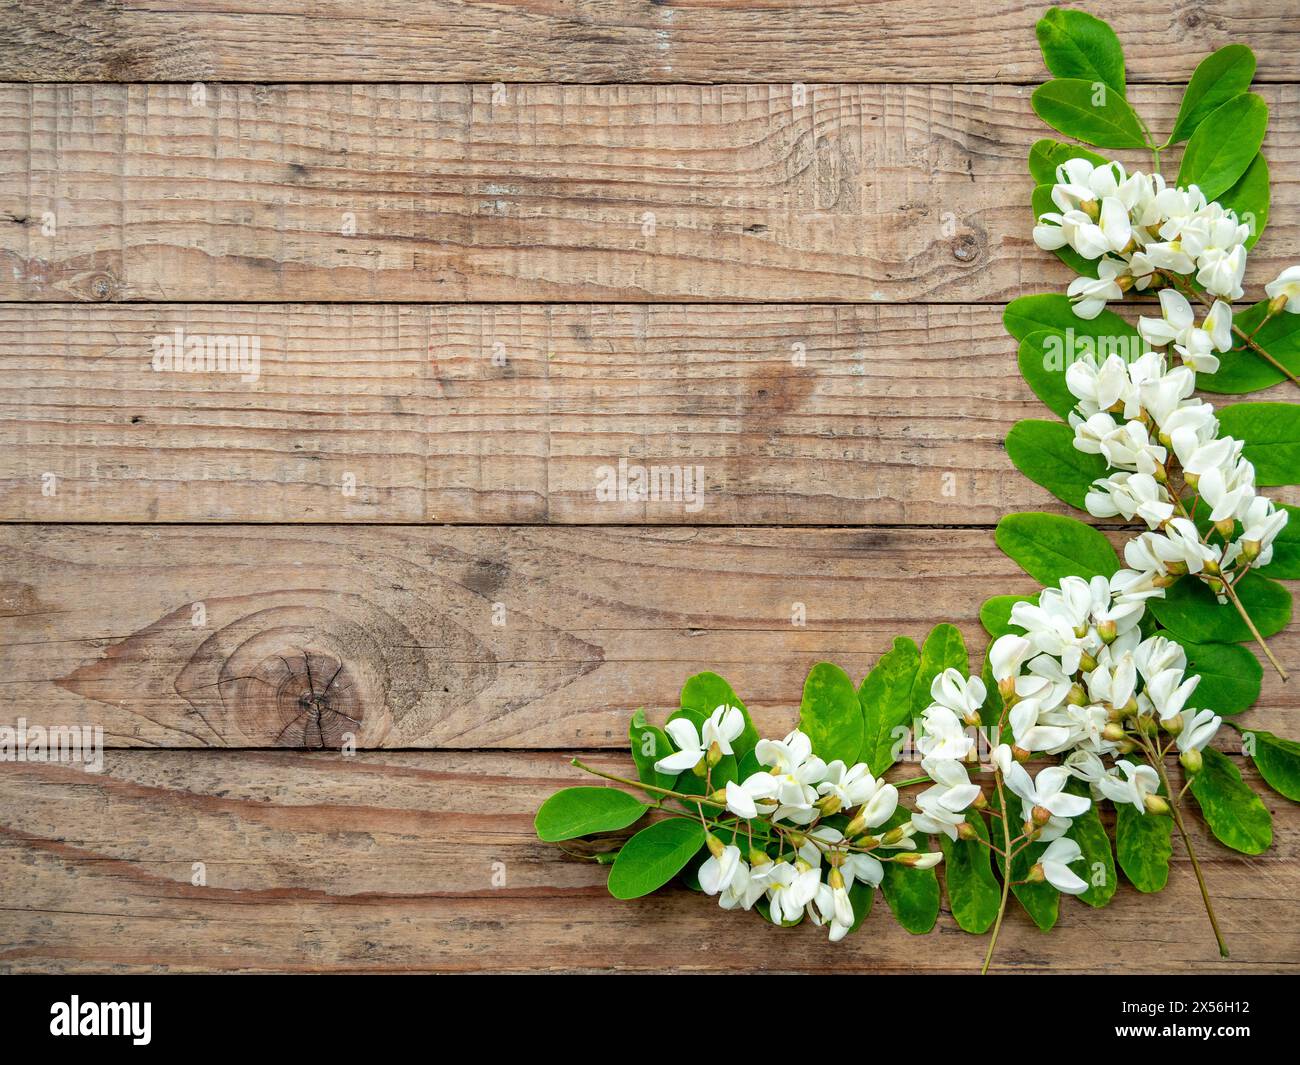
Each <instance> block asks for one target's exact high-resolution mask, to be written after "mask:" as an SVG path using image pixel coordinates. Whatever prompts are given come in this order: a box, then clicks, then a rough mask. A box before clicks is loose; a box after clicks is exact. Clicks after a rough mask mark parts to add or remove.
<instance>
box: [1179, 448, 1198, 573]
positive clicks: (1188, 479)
mask: <svg viewBox="0 0 1300 1065" xmlns="http://www.w3.org/2000/svg"><path fill="white" fill-rule="evenodd" d="M1200 483H1201V475H1200V474H1199V473H1188V472H1186V471H1185V470H1184V471H1183V484H1185V485H1187V487H1188V488H1190V489H1191V490H1192V491H1193V492H1195V491H1196V486H1197V485H1198V484H1200ZM1184 565H1185V563H1184Z"/></svg>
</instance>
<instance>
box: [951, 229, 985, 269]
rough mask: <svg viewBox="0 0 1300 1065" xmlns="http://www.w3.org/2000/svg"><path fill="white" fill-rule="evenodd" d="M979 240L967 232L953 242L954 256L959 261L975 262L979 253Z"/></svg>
mask: <svg viewBox="0 0 1300 1065" xmlns="http://www.w3.org/2000/svg"><path fill="white" fill-rule="evenodd" d="M979 253H980V249H979V241H977V240H976V239H975V238H974V237H973V236H971V234H969V233H965V234H963V235H962V236H960V237H958V238H957V239H956V240H954V241H953V242H952V257H953V258H954V259H956V260H957V261H958V262H959V263H969V262H974V261H975V258H976V257H977V256H978V255H979Z"/></svg>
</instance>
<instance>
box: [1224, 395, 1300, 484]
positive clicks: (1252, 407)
mask: <svg viewBox="0 0 1300 1065" xmlns="http://www.w3.org/2000/svg"><path fill="white" fill-rule="evenodd" d="M1218 414H1219V426H1220V428H1221V430H1222V434H1223V435H1227V436H1232V437H1236V439H1238V440H1241V441H1244V443H1245V445H1246V446H1245V447H1244V448H1242V454H1243V455H1244V456H1245V457H1246V458H1247V459H1249V460H1250V461H1251V462H1253V463H1254V464H1255V483H1256V484H1257V485H1259V486H1260V487H1261V488H1269V487H1276V486H1277V485H1286V484H1300V403H1234V404H1233V405H1232V406H1230V407H1224V408H1222V409H1220V410H1219V412H1218Z"/></svg>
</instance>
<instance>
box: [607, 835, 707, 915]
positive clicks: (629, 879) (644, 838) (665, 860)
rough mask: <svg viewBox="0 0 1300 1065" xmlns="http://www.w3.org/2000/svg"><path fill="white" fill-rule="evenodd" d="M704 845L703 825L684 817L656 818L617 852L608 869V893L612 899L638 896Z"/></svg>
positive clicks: (679, 867) (665, 880) (668, 876)
mask: <svg viewBox="0 0 1300 1065" xmlns="http://www.w3.org/2000/svg"><path fill="white" fill-rule="evenodd" d="M702 846H704V826H703V825H701V824H700V823H699V822H698V821H694V820H691V819H690V818H686V817H672V818H669V819H668V820H667V821H656V822H655V823H654V824H653V825H649V826H648V827H646V828H643V829H642V830H641V831H640V832H638V833H637V834H636V835H635V836H633V837H632V838H631V839H630V840H628V841H627V842H626V843H625V844H624V845H623V849H622V850H621V851H619V852H618V858H617V859H615V861H614V864H613V865H612V866H611V867H610V870H609V893H610V894H611V895H613V896H614V898H616V899H639V898H640V897H641V896H642V895H649V894H650V892H652V891H655V890H657V889H658V888H661V887H663V886H664V885H665V884H666V883H668V881H670V880H671V879H672V878H673V877H675V876H676V875H677V874H678V873H680V872H681V871H682V869H683V868H685V866H686V863H687V862H689V861H690V860H691V859H692V858H693V857H694V856H695V854H696V853H697V852H698V851H699V849H700V848H701V847H702Z"/></svg>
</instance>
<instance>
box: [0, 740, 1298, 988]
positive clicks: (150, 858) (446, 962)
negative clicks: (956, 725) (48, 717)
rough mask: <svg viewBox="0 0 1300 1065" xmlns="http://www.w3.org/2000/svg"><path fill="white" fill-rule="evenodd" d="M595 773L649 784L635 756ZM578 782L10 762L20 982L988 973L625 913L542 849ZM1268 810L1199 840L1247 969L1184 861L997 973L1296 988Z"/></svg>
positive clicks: (1279, 851) (913, 942)
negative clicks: (155, 975)
mask: <svg viewBox="0 0 1300 1065" xmlns="http://www.w3.org/2000/svg"><path fill="white" fill-rule="evenodd" d="M592 760H593V761H594V762H595V763H596V764H598V765H600V766H601V767H602V768H605V769H607V770H610V771H616V772H618V771H627V769H628V760H627V759H626V758H614V757H602V756H600V755H596V756H594V757H593V758H592ZM566 763H567V758H566V756H564V755H561V754H558V753H551V754H527V755H525V754H515V755H503V754H495V755H494V754H482V753H480V754H455V753H445V752H439V753H419V754H383V755H365V754H363V755H359V756H356V757H352V758H340V757H338V756H336V755H327V754H320V755H303V754H289V753H285V752H282V753H278V754H270V753H262V754H253V753H247V752H245V753H228V752H189V753H183V752H164V751H151V752H142V751H135V752H110V753H109V755H108V758H107V763H106V771H105V772H104V773H103V774H101V775H89V774H86V773H83V772H81V771H80V770H77V769H73V768H69V767H66V766H55V765H41V764H26V765H14V764H6V765H0V887H2V890H0V895H3V898H4V902H3V903H0V970H3V971H7V972H22V971H41V970H65V971H137V970H144V969H155V968H161V969H166V970H172V971H188V970H201V969H215V970H221V971H267V970H277V971H279V970H291V971H312V972H315V971H341V970H346V971H356V970H359V971H373V972H388V971H397V972H401V971H413V970H448V971H464V970H473V971H480V970H546V971H566V970H629V971H634V970H649V971H655V970H673V971H710V970H725V971H728V972H734V971H737V970H741V971H743V970H751V969H752V970H760V971H761V970H769V969H771V970H789V971H797V972H818V971H827V970H828V969H829V968H830V967H831V966H832V965H833V966H834V967H835V970H836V971H861V972H906V971H957V972H972V971H975V970H976V969H977V968H978V966H979V963H980V960H981V958H982V954H983V951H984V947H985V945H986V943H987V940H986V939H985V937H975V936H967V935H965V934H964V933H962V932H960V931H959V930H958V929H957V928H956V926H955V925H954V924H953V922H952V919H951V917H950V916H949V915H948V914H947V913H944V914H941V915H940V918H939V922H938V925H937V927H936V929H935V930H934V931H933V932H931V933H930V934H928V935H927V936H925V937H922V938H920V939H917V938H914V937H912V936H910V935H908V934H907V933H906V932H903V931H902V930H901V929H900V928H899V927H898V925H897V924H896V923H895V921H894V920H893V918H892V916H891V915H890V914H889V913H888V911H887V909H886V907H884V906H883V905H882V904H880V903H879V902H878V903H877V909H876V911H875V912H873V913H872V914H871V916H870V917H869V918H868V920H869V922H870V923H869V925H868V926H867V927H868V931H867V932H866V933H865V935H866V936H867V937H868V938H860V939H855V940H850V941H848V942H847V943H845V944H841V945H839V946H838V947H836V946H832V945H830V944H829V943H827V941H826V937H825V935H824V934H823V933H822V932H821V931H820V930H818V929H814V928H812V927H811V926H809V927H804V928H800V929H798V930H795V931H781V930H777V929H774V928H772V927H771V926H764V925H763V923H762V922H761V920H760V919H759V918H757V917H756V916H754V915H752V914H738V913H731V914H729V913H726V912H724V911H722V910H721V909H719V907H717V906H716V905H713V904H712V902H711V900H709V899H706V898H704V897H702V896H699V895H695V894H692V893H691V892H689V891H687V890H686V889H684V888H676V889H669V890H666V891H664V892H662V893H660V894H658V895H656V896H653V897H650V898H647V899H642V900H638V901H636V902H631V903H625V902H617V901H615V900H614V899H612V898H610V897H609V896H608V895H607V894H606V892H605V888H604V878H605V875H606V870H605V869H603V868H601V867H599V866H595V865H592V864H590V863H586V862H579V861H574V860H572V859H569V858H566V857H565V856H564V855H563V854H562V853H561V852H560V850H559V849H558V848H556V847H553V846H550V845H546V844H542V843H539V842H538V841H537V840H536V839H535V837H534V836H533V832H532V815H533V812H534V811H535V810H536V808H537V806H538V805H539V804H540V803H541V802H542V800H543V799H544V798H545V797H546V796H547V795H548V794H550V793H551V792H552V791H554V790H555V789H557V788H558V787H562V786H564V785H566V784H568V783H574V782H577V781H578V779H579V778H580V777H581V778H582V779H586V780H590V779H591V778H589V777H582V774H580V773H579V771H578V770H576V769H573V768H572V767H570V766H569V765H567V764H566ZM1243 769H1244V771H1245V773H1246V777H1247V779H1248V780H1249V781H1250V782H1251V783H1252V784H1255V785H1256V786H1258V778H1257V777H1256V775H1255V774H1254V771H1253V769H1252V768H1251V767H1250V765H1249V764H1246V765H1244V766H1243ZM1261 793H1262V794H1263V796H1264V801H1265V803H1266V804H1267V805H1268V806H1269V807H1270V809H1271V810H1272V811H1273V815H1274V829H1275V835H1274V845H1273V847H1272V849H1271V850H1270V851H1269V852H1268V853H1267V854H1265V855H1262V856H1261V857H1259V858H1254V859H1246V858H1243V857H1242V856H1240V855H1237V854H1234V853H1232V852H1230V851H1227V850H1225V849H1224V848H1222V847H1221V846H1219V845H1218V844H1216V843H1215V842H1214V841H1212V840H1210V839H1209V838H1207V836H1206V834H1205V833H1204V832H1203V830H1201V828H1200V826H1199V822H1198V820H1197V819H1196V818H1195V817H1193V818H1191V819H1189V820H1190V821H1191V823H1192V829H1193V832H1194V845H1195V846H1196V847H1197V849H1198V852H1199V854H1200V856H1201V860H1202V863H1203V864H1204V867H1205V875H1206V878H1207V881H1208V883H1209V886H1210V891H1211V893H1212V895H1213V897H1214V901H1215V906H1216V908H1217V910H1218V915H1219V920H1220V922H1221V923H1222V925H1223V930H1224V934H1225V936H1226V938H1227V940H1228V943H1229V945H1230V947H1231V950H1232V956H1231V958H1230V959H1228V960H1221V959H1219V957H1218V956H1217V952H1216V950H1215V947H1214V941H1213V938H1212V937H1211V935H1210V931H1209V928H1208V925H1207V923H1206V919H1205V915H1204V912H1203V911H1202V909H1201V905H1200V901H1199V898H1198V895H1197V890H1196V885H1195V881H1194V879H1193V877H1192V875H1191V869H1190V867H1189V865H1188V863H1187V862H1186V860H1185V859H1184V858H1183V857H1182V853H1181V849H1179V851H1178V853H1177V854H1176V856H1175V868H1174V869H1173V870H1172V872H1171V876H1170V882H1169V887H1168V888H1167V889H1166V890H1165V891H1164V892H1163V893H1161V894H1159V895H1155V896H1144V895H1139V894H1138V893H1137V892H1136V891H1134V890H1133V889H1132V888H1131V887H1129V886H1128V885H1127V884H1121V886H1120V888H1119V891H1118V893H1117V895H1116V897H1115V899H1114V901H1113V902H1112V903H1111V905H1110V906H1109V907H1107V908H1106V909H1104V910H1093V909H1090V908H1089V907H1087V906H1084V905H1081V904H1079V903H1077V902H1073V901H1070V900H1066V901H1064V902H1063V903H1062V907H1061V919H1060V922H1059V924H1058V925H1057V927H1056V929H1055V930H1054V931H1053V932H1052V934H1051V935H1050V936H1044V935H1043V934H1042V933H1040V932H1038V930H1037V929H1035V928H1034V927H1033V926H1032V925H1031V924H1030V922H1029V920H1028V919H1027V917H1026V916H1025V914H1024V913H1022V912H1020V911H1019V909H1018V908H1015V907H1013V909H1012V911H1011V912H1010V914H1009V915H1008V919H1007V923H1006V926H1005V927H1004V929H1003V932H1002V938H1001V940H1000V944H999V950H998V961H997V964H998V967H999V968H1000V969H1003V970H1007V971H1022V972H1024V971H1030V972H1051V971H1091V972H1102V973H1109V972H1124V973H1131V972H1134V971H1140V972H1187V971H1204V970H1205V967H1206V966H1208V965H1212V966H1213V967H1214V969H1215V971H1216V972H1217V971H1223V972H1280V971H1294V970H1295V968H1296V966H1297V963H1300V949H1298V947H1300V944H1297V942H1296V936H1295V928H1296V927H1297V925H1298V924H1300V902H1297V899H1298V898H1300V890H1297V889H1298V888H1300V871H1298V870H1300V866H1298V865H1297V862H1296V857H1297V850H1298V848H1300V817H1298V816H1297V814H1296V807H1295V806H1294V805H1292V804H1290V803H1287V802H1286V801H1285V800H1283V799H1281V798H1279V797H1278V796H1277V795H1275V794H1273V793H1272V792H1269V791H1268V790H1267V789H1266V788H1262V789H1261ZM196 863H201V864H197V865H196ZM666 929H671V933H669V932H668V931H666ZM683 944H689V945H690V946H689V948H685V947H684V946H683Z"/></svg>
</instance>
